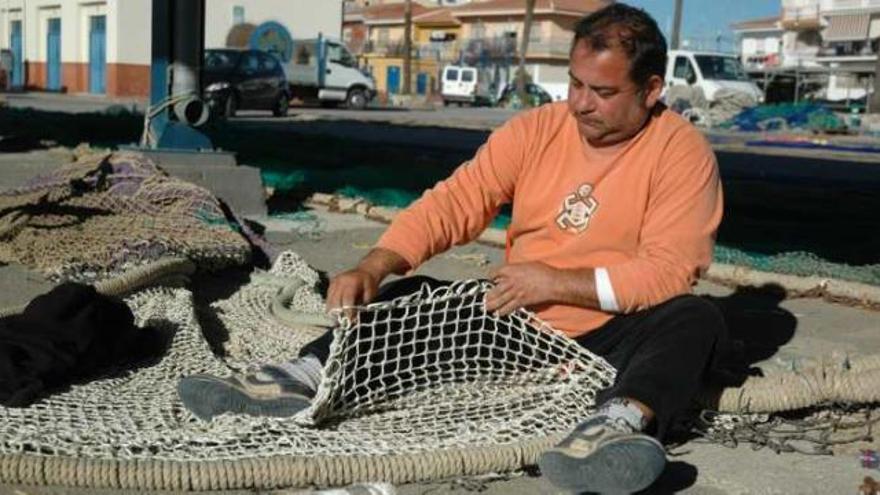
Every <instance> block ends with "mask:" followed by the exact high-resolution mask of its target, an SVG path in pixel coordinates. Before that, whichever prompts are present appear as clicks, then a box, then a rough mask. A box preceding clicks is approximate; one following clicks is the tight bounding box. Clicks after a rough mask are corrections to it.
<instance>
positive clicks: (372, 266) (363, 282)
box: [327, 248, 410, 309]
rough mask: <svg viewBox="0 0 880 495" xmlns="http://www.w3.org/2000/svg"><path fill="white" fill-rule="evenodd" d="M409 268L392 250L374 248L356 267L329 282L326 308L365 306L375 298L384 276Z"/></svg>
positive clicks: (402, 271) (400, 272)
mask: <svg viewBox="0 0 880 495" xmlns="http://www.w3.org/2000/svg"><path fill="white" fill-rule="evenodd" d="M409 269H410V266H409V263H407V261H406V260H405V259H403V257H401V256H400V255H399V254H397V253H395V252H394V251H389V250H387V249H382V248H376V249H373V250H372V251H370V252H369V253H367V255H366V256H364V259H362V260H361V262H360V263H358V266H357V267H356V268H354V269H352V270H348V271H345V272H342V273H340V274H339V275H336V276H335V277H333V279H332V280H330V288H329V289H328V290H327V309H337V308H341V307H344V306H357V305H361V304H367V303H369V302H370V301H372V300H373V298H374V297H376V292H377V291H378V290H379V284H380V283H382V280H384V279H385V277H387V276H388V275H390V274H392V273H396V274H398V275H400V274H403V273H405V272H406V271H407V270H409Z"/></svg>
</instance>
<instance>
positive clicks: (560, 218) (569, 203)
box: [556, 184, 599, 234]
mask: <svg viewBox="0 0 880 495" xmlns="http://www.w3.org/2000/svg"><path fill="white" fill-rule="evenodd" d="M598 208H599V202H598V201H596V198H594V197H593V186H592V185H590V184H582V185H581V186H580V187H578V188H577V191H575V192H573V193H571V194H569V195H568V196H566V197H565V199H564V200H562V207H561V208H560V209H559V215H557V216H556V225H558V226H559V228H560V229H562V230H564V231H566V232H569V233H572V234H580V233H581V232H583V231H584V230H587V227H588V226H589V225H590V218H591V217H592V216H593V214H594V213H596V210H597V209H598Z"/></svg>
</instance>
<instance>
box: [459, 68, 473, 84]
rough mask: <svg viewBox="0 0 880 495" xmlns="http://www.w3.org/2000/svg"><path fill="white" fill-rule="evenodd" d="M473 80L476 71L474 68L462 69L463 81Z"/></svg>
mask: <svg viewBox="0 0 880 495" xmlns="http://www.w3.org/2000/svg"><path fill="white" fill-rule="evenodd" d="M473 81H474V71H472V70H463V71H461V82H473Z"/></svg>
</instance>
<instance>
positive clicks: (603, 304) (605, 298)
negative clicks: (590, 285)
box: [594, 268, 620, 313]
mask: <svg viewBox="0 0 880 495" xmlns="http://www.w3.org/2000/svg"><path fill="white" fill-rule="evenodd" d="M594 271H595V272H596V295H597V296H599V308H601V309H602V311H606V312H608V313H619V312H620V308H619V307H618V306H617V297H616V296H615V295H614V287H612V286H611V278H610V277H609V276H608V270H606V269H605V268H596V269H595V270H594Z"/></svg>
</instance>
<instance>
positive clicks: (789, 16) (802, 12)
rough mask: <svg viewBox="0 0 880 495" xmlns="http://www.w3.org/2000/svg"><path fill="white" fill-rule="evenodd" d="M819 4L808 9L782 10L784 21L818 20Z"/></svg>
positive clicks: (807, 7) (792, 8) (791, 8)
mask: <svg viewBox="0 0 880 495" xmlns="http://www.w3.org/2000/svg"><path fill="white" fill-rule="evenodd" d="M818 19H819V4H818V3H817V4H816V5H810V6H806V7H785V8H784V9H782V21H783V22H786V21H800V20H818Z"/></svg>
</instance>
